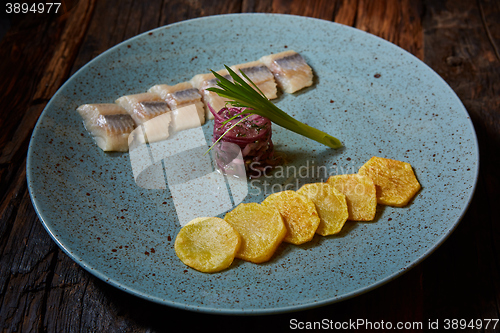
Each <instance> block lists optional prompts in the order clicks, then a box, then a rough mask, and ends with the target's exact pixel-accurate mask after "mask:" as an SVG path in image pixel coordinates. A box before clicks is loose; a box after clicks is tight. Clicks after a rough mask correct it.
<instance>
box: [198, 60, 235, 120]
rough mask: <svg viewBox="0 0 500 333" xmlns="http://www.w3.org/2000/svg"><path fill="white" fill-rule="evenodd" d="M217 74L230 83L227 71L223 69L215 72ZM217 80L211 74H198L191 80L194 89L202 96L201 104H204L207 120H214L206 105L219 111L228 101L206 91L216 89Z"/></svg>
mask: <svg viewBox="0 0 500 333" xmlns="http://www.w3.org/2000/svg"><path fill="white" fill-rule="evenodd" d="M217 73H218V74H220V75H222V76H224V77H225V78H226V79H228V80H230V81H232V78H231V76H230V75H229V73H228V71H227V70H225V69H223V70H220V71H218V72H217ZM217 81H218V80H217V78H216V77H215V75H213V74H212V73H207V74H198V75H195V76H194V77H193V78H192V79H191V83H192V84H193V86H194V87H195V88H197V89H198V91H199V92H200V94H201V95H202V96H203V103H204V104H205V115H206V117H207V119H214V116H213V114H212V113H211V112H210V109H209V108H208V106H207V105H208V104H210V106H211V107H212V108H213V109H214V110H215V111H219V110H220V109H222V108H223V107H225V106H226V102H227V101H228V99H226V98H223V97H220V96H219V95H217V93H214V92H211V91H208V90H207V88H211V87H217Z"/></svg>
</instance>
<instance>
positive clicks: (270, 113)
mask: <svg viewBox="0 0 500 333" xmlns="http://www.w3.org/2000/svg"><path fill="white" fill-rule="evenodd" d="M224 66H225V67H226V69H227V71H228V72H229V74H230V75H231V77H232V78H233V80H234V82H231V81H230V80H228V79H226V78H225V77H223V76H222V75H220V74H218V73H217V72H214V71H213V70H211V71H212V73H213V74H214V75H215V77H216V78H217V79H218V82H217V85H218V86H219V87H220V88H216V87H213V88H208V89H207V90H209V91H212V92H215V93H217V94H218V95H219V96H221V97H224V98H227V99H228V102H227V104H230V105H231V106H233V107H239V108H243V111H242V112H241V113H239V114H236V115H235V116H234V117H232V118H230V119H227V120H225V121H224V122H223V124H226V123H227V122H229V121H231V120H233V119H235V118H237V117H240V116H242V115H247V114H257V115H259V116H262V117H265V118H268V119H269V120H270V121H272V122H273V123H275V124H277V125H279V126H281V127H284V128H286V129H288V130H290V131H292V132H295V133H297V134H300V135H303V136H305V137H307V138H309V139H312V140H314V141H317V142H319V143H321V144H324V145H325V146H327V147H330V148H333V149H338V148H340V147H342V143H341V142H340V140H338V139H337V138H334V137H333V136H331V135H330V134H328V133H325V132H323V131H320V130H318V129H316V128H314V127H311V126H309V125H306V124H304V123H302V122H300V121H298V120H296V119H295V118H293V117H291V116H290V115H288V114H287V113H286V112H284V111H283V110H281V109H280V108H278V107H277V106H276V105H274V103H272V102H271V101H269V99H267V97H266V96H265V95H264V94H263V93H262V91H261V90H260V89H259V88H258V87H257V86H256V85H255V84H254V83H253V82H252V80H250V79H249V78H248V76H247V75H246V74H245V73H244V72H243V71H241V70H240V73H241V74H242V75H243V77H244V78H245V79H247V80H248V82H250V84H252V86H254V87H255V89H253V88H252V87H251V86H250V85H249V84H248V83H247V82H245V80H243V79H242V78H241V77H240V76H238V74H236V73H235V72H234V71H233V70H232V69H231V68H229V67H228V66H226V65H224ZM231 128H232V127H231ZM231 128H230V129H228V130H227V131H226V132H225V133H224V134H223V135H222V136H224V135H225V134H226V133H227V132H229V131H230V130H231ZM222 136H221V138H222ZM219 139H220V138H219Z"/></svg>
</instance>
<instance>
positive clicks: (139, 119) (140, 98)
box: [115, 93, 170, 125]
mask: <svg viewBox="0 0 500 333" xmlns="http://www.w3.org/2000/svg"><path fill="white" fill-rule="evenodd" d="M115 103H116V104H118V105H120V106H121V107H123V108H124V109H125V110H126V111H127V112H128V114H130V116H131V117H132V119H134V121H135V123H136V124H137V125H141V124H143V123H144V122H146V121H148V120H151V119H153V118H154V117H157V116H159V115H161V114H164V113H166V112H169V111H170V108H169V106H168V104H167V103H166V102H165V101H163V100H162V99H161V98H160V96H158V95H157V94H153V93H140V94H133V95H126V96H122V97H120V98H118V99H117V100H116V101H115Z"/></svg>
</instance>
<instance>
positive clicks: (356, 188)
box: [327, 174, 377, 221]
mask: <svg viewBox="0 0 500 333" xmlns="http://www.w3.org/2000/svg"><path fill="white" fill-rule="evenodd" d="M327 183H328V184H330V185H332V186H333V187H335V188H336V189H337V190H339V191H340V192H341V193H343V194H344V195H345V199H346V202H347V210H348V211H349V217H348V220H352V221H371V220H373V219H374V218H375V213H376V211H377V195H376V190H375V184H374V183H373V180H371V178H369V177H366V176H362V175H358V174H349V175H338V176H331V177H330V178H328V182H327Z"/></svg>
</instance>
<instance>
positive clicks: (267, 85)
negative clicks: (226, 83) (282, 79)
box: [231, 61, 278, 99]
mask: <svg viewBox="0 0 500 333" xmlns="http://www.w3.org/2000/svg"><path fill="white" fill-rule="evenodd" d="M231 69H232V70H233V71H235V72H236V73H237V74H238V75H240V76H241V77H242V78H244V77H243V75H241V73H240V70H241V71H242V72H243V73H245V75H246V76H248V78H249V79H250V80H252V82H253V83H255V85H256V86H257V87H258V88H259V89H260V90H261V91H262V92H263V93H264V95H265V96H266V97H267V98H268V99H273V98H276V97H278V95H277V93H278V89H277V88H276V81H274V75H273V73H271V71H270V70H269V68H267V67H266V65H264V63H262V62H260V61H252V62H248V63H245V64H239V65H235V66H231ZM245 81H246V79H245Z"/></svg>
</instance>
